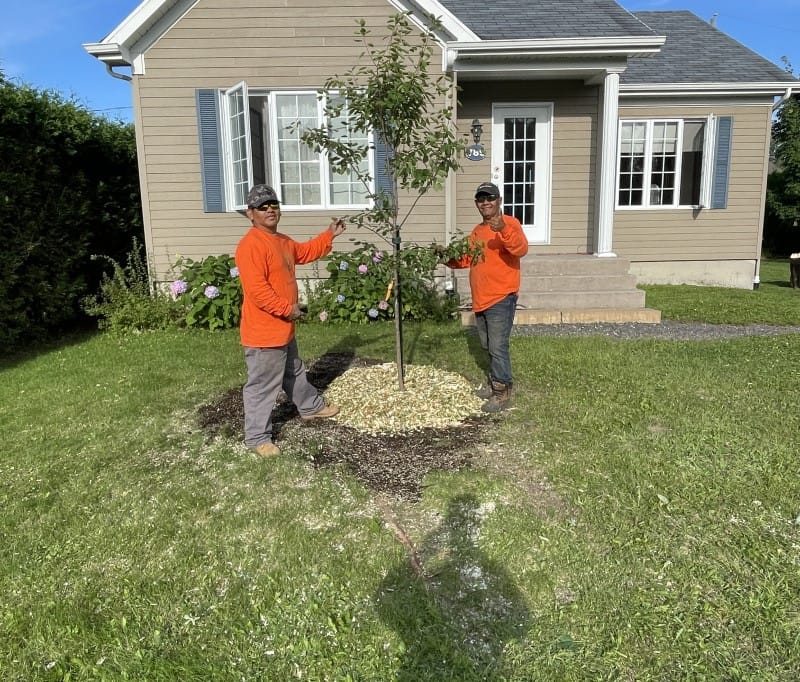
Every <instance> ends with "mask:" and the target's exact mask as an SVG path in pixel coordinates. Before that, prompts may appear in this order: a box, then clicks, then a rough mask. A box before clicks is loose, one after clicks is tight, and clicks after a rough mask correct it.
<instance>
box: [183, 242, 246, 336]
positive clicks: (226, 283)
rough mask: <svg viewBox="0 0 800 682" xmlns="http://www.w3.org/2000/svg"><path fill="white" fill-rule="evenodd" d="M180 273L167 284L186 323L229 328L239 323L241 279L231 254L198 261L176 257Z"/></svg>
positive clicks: (195, 325)
mask: <svg viewBox="0 0 800 682" xmlns="http://www.w3.org/2000/svg"><path fill="white" fill-rule="evenodd" d="M175 270H176V271H179V272H180V273H181V274H180V276H179V277H178V279H176V280H175V281H174V282H172V284H171V285H170V293H171V295H172V297H173V298H174V299H175V300H176V301H177V302H178V303H179V304H181V305H183V307H184V309H185V310H186V315H185V317H184V322H185V324H186V326H187V327H200V328H203V329H210V330H212V331H213V330H214V329H230V328H232V327H237V326H238V325H239V319H240V317H241V311H242V298H243V296H242V283H241V281H240V280H239V269H238V268H237V267H236V263H235V261H234V259H233V256H230V255H228V254H222V255H221V256H208V257H206V258H204V259H203V260H200V261H193V260H191V259H189V258H178V261H177V263H176V264H175Z"/></svg>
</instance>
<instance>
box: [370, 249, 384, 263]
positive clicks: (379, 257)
mask: <svg viewBox="0 0 800 682" xmlns="http://www.w3.org/2000/svg"><path fill="white" fill-rule="evenodd" d="M382 260H383V253H381V252H380V251H376V252H375V254H374V255H373V256H372V262H373V263H375V265H377V264H378V263H380V262H381V261H382Z"/></svg>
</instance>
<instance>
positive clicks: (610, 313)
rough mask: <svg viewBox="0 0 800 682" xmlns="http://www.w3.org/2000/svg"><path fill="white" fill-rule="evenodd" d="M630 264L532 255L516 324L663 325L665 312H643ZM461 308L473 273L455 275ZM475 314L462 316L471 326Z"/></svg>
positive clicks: (524, 266) (641, 294)
mask: <svg viewBox="0 0 800 682" xmlns="http://www.w3.org/2000/svg"><path fill="white" fill-rule="evenodd" d="M629 270H630V261H628V260H627V259H624V258H617V257H610V258H601V257H598V256H592V255H588V254H575V255H572V254H567V255H553V256H538V255H530V256H528V257H526V258H523V259H522V263H521V272H520V274H521V276H522V277H521V285H520V291H519V302H518V305H519V308H518V309H517V317H516V322H515V324H566V323H591V322H660V321H661V312H660V311H658V310H651V309H647V308H645V292H644V291H642V290H641V289H637V288H636V278H635V276H633V275H631V274H630V272H629ZM454 274H455V279H456V291H457V293H458V294H459V297H460V300H461V303H462V305H465V304H468V303H469V300H470V290H469V271H468V270H466V269H464V270H456V271H455V272H454ZM470 316H471V313H466V314H465V315H462V322H464V324H472V322H468V321H467V320H469V319H472V318H471V317H470Z"/></svg>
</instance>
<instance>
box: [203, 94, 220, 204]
mask: <svg viewBox="0 0 800 682" xmlns="http://www.w3.org/2000/svg"><path fill="white" fill-rule="evenodd" d="M197 129H198V131H199V135H200V171H201V177H202V183H203V210H204V211H205V212H206V213H221V212H224V211H225V191H224V188H223V186H222V152H221V149H220V131H219V98H218V96H217V91H216V90H197Z"/></svg>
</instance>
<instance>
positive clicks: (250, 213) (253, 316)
mask: <svg viewBox="0 0 800 682" xmlns="http://www.w3.org/2000/svg"><path fill="white" fill-rule="evenodd" d="M247 217H248V218H249V219H250V222H251V223H252V227H251V228H250V230H249V231H248V232H247V234H245V235H244V237H242V239H241V241H240V242H239V246H238V247H237V248H236V267H238V268H239V278H240V279H241V282H242V290H243V292H244V302H243V303H242V320H241V323H240V325H239V333H240V336H241V340H242V345H243V346H244V357H245V362H246V364H247V383H246V384H245V385H244V390H243V391H242V395H243V398H244V442H245V445H247V446H248V447H250V448H252V449H253V450H255V452H256V453H257V454H259V455H261V456H262V457H274V456H276V455H279V454H280V450H279V449H278V447H277V446H276V445H275V444H274V443H273V442H272V408H273V407H274V406H275V401H276V399H277V398H278V393H279V392H280V390H281V388H283V390H284V391H285V392H286V395H287V396H288V397H289V400H291V401H292V402H293V403H294V404H295V405H296V406H297V410H298V412H300V417H301V419H303V420H306V421H307V420H311V419H320V418H326V417H333V416H334V415H335V414H337V413H338V412H339V408H338V407H336V406H334V405H326V404H325V401H324V400H323V399H322V396H320V395H319V392H318V391H317V389H316V388H314V387H313V386H312V385H311V384H310V383H309V382H308V379H307V377H306V368H305V365H304V364H303V361H302V360H301V359H300V356H299V353H298V350H297V340H296V339H295V335H294V333H295V320H297V319H298V318H299V317H301V316H302V315H303V312H302V310H300V306H299V305H298V290H297V279H296V277H295V266H296V265H297V264H302V263H310V262H312V261H315V260H317V259H318V258H322V257H323V256H325V255H326V254H328V253H329V252H330V250H331V245H332V244H333V239H334V237H338V236H339V235H340V234H342V232H344V230H345V224H344V221H343V220H334V221H333V222H332V223H331V224H330V225H329V226H328V229H327V230H325V231H324V232H323V233H322V234H320V235H318V236H316V237H314V238H313V239H311V240H309V241H307V242H303V243H299V242H296V241H294V240H293V239H292V238H291V237H288V236H287V235H285V234H281V233H280V232H278V223H279V222H280V219H281V204H280V201H279V200H278V195H277V194H276V193H275V190H274V189H272V187H270V186H269V185H255V186H254V187H253V188H252V189H251V190H250V193H249V194H248V196H247Z"/></svg>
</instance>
